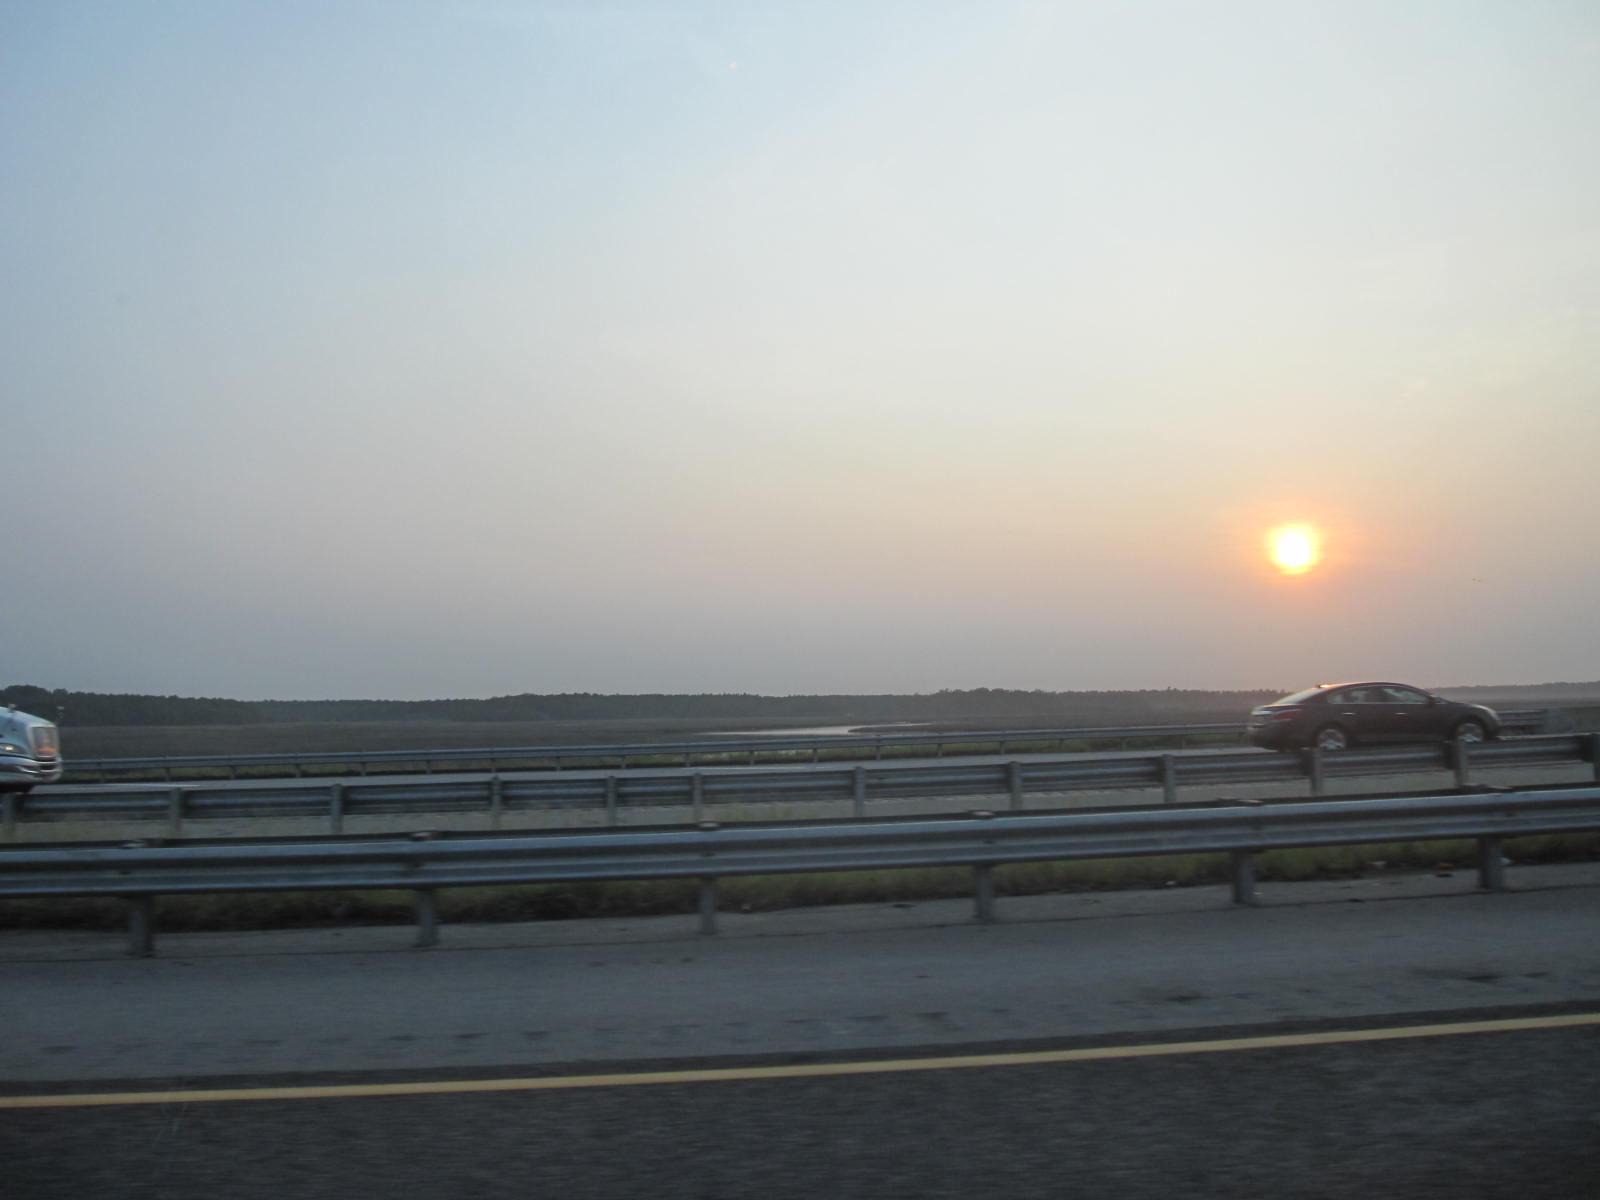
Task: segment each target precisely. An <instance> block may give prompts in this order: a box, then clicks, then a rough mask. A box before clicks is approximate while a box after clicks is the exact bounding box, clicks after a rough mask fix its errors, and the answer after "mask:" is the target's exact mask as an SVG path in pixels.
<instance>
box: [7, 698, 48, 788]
mask: <svg viewBox="0 0 1600 1200" xmlns="http://www.w3.org/2000/svg"><path fill="white" fill-rule="evenodd" d="M60 778H61V731H60V730H59V729H57V728H56V727H55V724H54V723H53V722H51V721H46V720H45V719H44V718H43V717H36V716H34V715H33V714H32V713H25V712H18V711H17V709H16V708H15V707H12V708H0V792H26V791H28V790H29V789H30V788H32V787H33V785H34V784H36V783H54V782H55V781H56V780H58V779H60Z"/></svg>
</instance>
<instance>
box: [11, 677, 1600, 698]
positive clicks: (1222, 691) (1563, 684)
mask: <svg viewBox="0 0 1600 1200" xmlns="http://www.w3.org/2000/svg"><path fill="white" fill-rule="evenodd" d="M1369 679H1382V680H1386V681H1388V682H1391V683H1409V684H1412V685H1413V686H1417V687H1421V688H1424V689H1426V690H1428V691H1432V692H1449V691H1492V690H1495V689H1508V690H1511V689H1516V690H1532V689H1541V688H1544V689H1551V688H1568V689H1594V691H1595V693H1596V694H1600V679H1594V680H1581V679H1577V680H1572V679H1558V680H1544V681H1541V682H1537V683H1508V682H1504V681H1501V682H1496V683H1453V684H1434V683H1427V682H1418V681H1416V680H1408V679H1401V678H1397V677H1394V676H1387V675H1372V676H1362V677H1359V678H1358V677H1355V676H1348V677H1344V678H1340V679H1326V680H1310V681H1307V682H1304V683H1298V684H1293V685H1289V686H1271V687H1178V686H1165V687H1121V688H1022V687H994V686H986V685H982V684H980V685H977V686H974V687H946V688H935V689H932V690H929V691H895V690H893V689H879V690H874V691H816V692H759V691H707V690H702V691H637V692H634V691H620V692H605V691H597V690H594V689H580V690H566V691H559V692H540V691H520V692H503V693H497V694H494V695H483V696H472V695H466V694H461V693H457V694H440V695H436V696H410V697H389V696H224V695H217V694H211V695H200V694H186V693H181V692H144V691H115V692H109V691H99V690H96V689H91V688H60V687H49V686H46V685H43V684H35V683H25V682H17V683H9V684H0V696H3V695H5V694H6V693H8V692H10V691H11V690H13V689H23V688H27V689H33V688H38V689H39V690H42V691H45V692H50V693H54V692H63V693H66V694H68V695H74V694H76V695H92V696H121V697H138V698H146V699H159V700H169V699H175V700H183V701H220V702H223V703H229V704H430V703H455V702H462V703H488V702H492V701H496V700H511V699H520V698H522V697H528V696H532V697H540V696H548V697H568V696H595V697H608V698H610V697H615V698H646V697H654V696H660V697H669V698H688V697H718V696H728V697H752V698H757V699H763V700H804V699H810V698H828V699H833V698H838V699H850V698H862V699H870V698H876V697H933V696H938V695H942V694H957V695H959V694H964V693H969V692H991V693H1003V694H1007V695H1021V696H1026V695H1032V694H1039V695H1046V696H1074V695H1139V694H1143V693H1153V694H1157V695H1159V694H1162V693H1166V692H1180V693H1197V694H1207V695H1229V694H1235V693H1240V694H1242V693H1278V694H1285V695H1286V694H1288V693H1290V692H1294V691H1298V690H1300V689H1301V688H1306V687H1311V686H1313V685H1314V684H1321V683H1327V684H1339V683H1346V682H1348V683H1359V682H1363V681H1365V680H1369Z"/></svg>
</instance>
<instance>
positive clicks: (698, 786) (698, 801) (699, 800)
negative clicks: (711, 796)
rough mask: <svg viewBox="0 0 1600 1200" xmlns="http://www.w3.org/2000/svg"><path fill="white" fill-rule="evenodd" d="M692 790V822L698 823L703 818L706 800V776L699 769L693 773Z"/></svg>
mask: <svg viewBox="0 0 1600 1200" xmlns="http://www.w3.org/2000/svg"><path fill="white" fill-rule="evenodd" d="M691 782H692V791H693V793H694V823H695V824H696V825H698V824H700V822H701V821H702V819H703V818H704V813H705V800H706V777H705V776H704V775H703V774H701V773H700V772H699V771H696V772H695V773H694V779H693V780H692V781H691Z"/></svg>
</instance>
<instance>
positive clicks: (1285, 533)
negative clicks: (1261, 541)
mask: <svg viewBox="0 0 1600 1200" xmlns="http://www.w3.org/2000/svg"><path fill="white" fill-rule="evenodd" d="M1267 557H1268V558H1270V559H1272V565H1273V566H1275V567H1277V568H1278V570H1280V571H1281V572H1283V573H1284V574H1285V575H1304V574H1305V573H1306V572H1307V571H1309V570H1311V568H1312V567H1314V566H1316V565H1317V561H1318V560H1319V559H1320V558H1321V557H1322V544H1321V538H1319V537H1318V536H1317V531H1316V530H1315V529H1313V528H1312V527H1311V526H1309V525H1279V526H1278V527H1277V528H1276V529H1273V530H1270V531H1269V532H1268V533H1267Z"/></svg>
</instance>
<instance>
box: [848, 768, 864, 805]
mask: <svg viewBox="0 0 1600 1200" xmlns="http://www.w3.org/2000/svg"><path fill="white" fill-rule="evenodd" d="M850 794H851V797H852V799H853V801H854V804H855V815H856V816H858V817H864V816H866V815H867V769H866V768H865V767H857V768H856V769H855V771H853V772H852V773H851V780H850Z"/></svg>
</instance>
